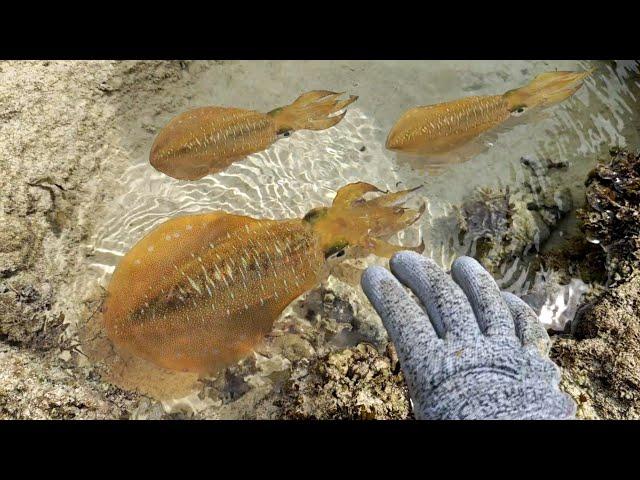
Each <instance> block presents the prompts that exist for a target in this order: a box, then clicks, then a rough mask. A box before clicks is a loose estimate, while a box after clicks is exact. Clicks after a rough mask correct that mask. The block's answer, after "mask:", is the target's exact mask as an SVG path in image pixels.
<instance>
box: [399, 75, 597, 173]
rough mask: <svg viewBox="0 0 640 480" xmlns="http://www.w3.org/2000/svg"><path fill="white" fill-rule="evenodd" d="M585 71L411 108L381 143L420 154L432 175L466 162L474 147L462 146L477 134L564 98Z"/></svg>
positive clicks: (545, 76)
mask: <svg viewBox="0 0 640 480" xmlns="http://www.w3.org/2000/svg"><path fill="white" fill-rule="evenodd" d="M591 73H592V70H590V71H587V72H549V73H542V74H540V75H538V76H537V77H536V78H535V79H534V80H533V81H532V82H531V83H529V84H528V85H526V86H524V87H522V88H517V89H515V90H509V91H508V92H506V93H505V94H503V95H486V96H473V97H466V98H462V99H459V100H455V101H452V102H445V103H438V104H435V105H427V106H422V107H416V108H412V109H410V110H408V111H406V112H405V113H404V114H403V115H402V116H401V117H400V119H399V120H398V121H397V122H396V124H395V125H394V126H393V127H392V129H391V131H390V132H389V135H388V137H387V142H386V147H387V148H388V149H389V150H394V151H397V152H401V153H406V154H410V155H414V156H418V157H423V158H424V162H423V163H424V164H425V165H424V166H425V167H427V171H429V172H430V173H433V174H438V173H440V172H441V171H442V170H443V168H444V167H445V166H446V165H448V164H452V163H461V162H463V161H466V160H469V158H470V156H471V155H472V154H473V153H476V151H477V149H474V148H465V147H468V144H469V143H470V142H471V141H472V140H474V139H475V138H477V137H478V136H479V135H480V134H482V133H484V132H488V131H490V130H492V129H495V128H496V127H498V126H500V125H502V124H503V123H505V122H506V121H507V120H508V119H510V118H512V117H517V116H520V115H522V114H524V113H525V112H526V111H528V110H532V109H538V108H543V107H547V106H549V105H553V104H555V103H558V102H561V101H563V100H565V99H567V98H569V97H570V96H571V95H573V94H574V93H575V92H576V91H578V89H579V88H580V87H581V86H582V84H583V81H584V79H585V78H586V77H587V76H588V75H590V74H591ZM452 152H456V153H460V154H459V155H456V154H454V153H452Z"/></svg>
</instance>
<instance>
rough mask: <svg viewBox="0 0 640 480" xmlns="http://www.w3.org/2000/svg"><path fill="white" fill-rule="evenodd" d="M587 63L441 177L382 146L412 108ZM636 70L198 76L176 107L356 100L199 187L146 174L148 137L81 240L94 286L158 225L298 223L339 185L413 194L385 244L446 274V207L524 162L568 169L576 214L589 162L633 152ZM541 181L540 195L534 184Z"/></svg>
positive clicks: (470, 67)
mask: <svg viewBox="0 0 640 480" xmlns="http://www.w3.org/2000/svg"><path fill="white" fill-rule="evenodd" d="M594 66H595V67H598V71H597V72H596V73H595V74H594V75H593V76H592V77H590V78H588V79H587V80H586V81H585V86H584V87H583V88H582V89H580V90H579V91H578V92H577V93H576V94H575V95H574V96H573V97H571V98H570V99H568V100H566V101H564V102H562V103H560V104H558V105H555V106H553V107H551V108H548V109H547V110H546V111H545V114H544V115H543V116H542V117H541V118H535V120H534V121H531V122H529V123H523V124H520V125H517V126H515V127H514V128H512V129H510V130H508V131H506V132H504V133H501V134H500V135H499V137H498V138H497V140H496V141H495V142H492V145H491V146H490V147H489V148H488V149H487V150H486V151H484V152H482V153H480V154H478V155H477V156H476V157H474V158H473V159H471V160H470V161H468V162H466V163H463V164H459V165H454V166H451V167H450V168H449V169H448V170H447V171H446V172H445V173H444V174H442V175H440V176H436V177H433V176H429V175H428V174H426V173H425V172H423V171H418V170H414V169H412V167H411V166H410V165H407V164H406V163H403V162H399V161H398V159H397V158H396V155H395V154H394V153H392V152H390V151H387V150H386V149H385V148H384V143H385V139H386V136H387V133H388V131H389V129H390V128H391V127H392V125H393V124H394V123H395V121H396V120H397V119H398V118H399V117H400V115H401V114H402V113H403V112H404V111H406V110H407V109H409V108H412V107H415V106H418V105H427V104H432V103H439V102H444V101H449V100H455V99H458V98H461V97H464V96H469V95H493V94H500V93H504V92H505V91H507V90H510V89H513V88H517V87H520V86H523V85H525V84H527V83H528V82H530V81H531V80H532V79H533V78H534V77H535V76H536V75H537V74H539V73H543V72H548V71H553V70H585V69H588V68H590V67H594ZM635 68H637V67H634V66H633V63H618V64H617V67H615V68H614V65H613V64H612V63H610V62H590V61H530V60H528V61H228V62H223V63H222V64H212V65H211V67H210V68H209V69H208V70H207V71H206V72H205V73H204V74H202V75H200V76H199V77H198V81H197V83H196V84H195V85H194V86H193V89H192V91H191V92H190V93H189V97H188V98H189V100H188V102H187V106H186V108H192V107H198V106H205V105H224V106H234V107H241V108H247V109H254V110H259V111H265V112H266V111H269V110H271V109H273V108H275V107H278V106H282V105H286V104H288V103H291V102H292V101H293V100H294V99H295V98H296V97H297V96H298V95H300V94H301V93H303V92H305V91H308V90H314V89H328V90H333V91H344V92H347V93H349V94H355V95H359V99H358V101H357V102H356V103H354V104H352V105H351V106H350V107H349V109H348V113H347V115H346V117H345V118H344V120H343V121H342V122H341V123H339V124H338V125H337V126H335V127H333V128H331V129H328V130H324V131H319V132H312V131H300V132H295V133H293V134H291V135H290V136H289V137H286V138H281V139H280V140H279V141H277V142H276V143H275V144H273V145H272V146H271V147H270V148H269V149H267V150H266V151H263V152H260V153H256V154H254V155H250V156H249V157H247V158H246V159H244V160H243V161H239V162H237V163H235V164H233V165H231V166H230V167H229V168H228V169H226V170H225V171H224V172H221V173H218V174H216V175H210V176H207V177H205V178H203V179H201V180H198V181H179V180H175V179H172V178H170V177H168V176H165V175H163V174H161V173H160V172H157V171H156V170H154V169H153V168H152V167H151V166H150V165H149V161H148V155H149V149H150V147H151V144H152V142H153V140H154V136H155V134H154V132H149V135H148V139H147V140H148V141H146V143H144V142H143V144H142V145H139V146H138V147H137V149H136V151H135V155H134V157H135V158H136V160H135V161H134V162H132V163H131V164H130V165H129V167H128V168H127V169H126V170H125V171H124V172H123V173H122V177H121V179H120V187H119V191H116V194H115V199H114V201H113V202H112V203H111V204H110V205H108V206H107V208H106V210H105V211H104V213H103V214H102V215H103V221H102V225H101V227H100V228H99V229H98V230H97V231H96V232H95V235H94V237H93V238H92V239H91V247H92V249H93V254H94V255H93V256H92V257H91V262H92V264H91V267H92V269H93V271H94V272H95V278H94V279H95V281H96V282H98V283H100V284H101V285H103V286H106V285H107V283H108V279H109V277H110V275H111V273H112V271H113V269H114V268H115V265H116V264H117V263H118V261H119V260H120V258H121V257H122V256H123V255H124V254H125V253H126V252H127V250H128V249H129V248H130V247H132V246H133V245H134V244H135V243H136V242H137V241H138V240H139V239H140V238H141V237H142V236H144V235H145V234H146V233H147V232H149V231H150V230H151V229H153V228H154V227H155V226H157V225H158V224H160V223H161V222H163V221H165V220H166V219H168V218H171V217H174V216H177V215H181V214H187V213H199V212H205V211H210V210H224V211H226V212H230V213H236V214H243V215H249V216H253V217H257V218H276V219H281V218H291V217H301V216H303V215H304V214H305V213H306V212H307V211H308V210H310V209H311V208H313V207H317V206H320V205H326V204H329V203H330V202H331V200H332V199H333V196H334V195H335V192H336V191H337V190H338V189H339V188H340V187H342V186H344V185H345V184H347V183H350V182H355V181H365V182H369V183H373V184H375V185H377V186H379V187H380V188H388V189H392V190H397V189H399V188H408V187H414V186H418V185H423V188H422V189H421V193H420V196H421V197H423V198H424V199H425V201H426V202H427V205H428V208H427V211H426V213H425V215H424V216H423V217H422V218H421V220H420V221H419V222H418V223H417V224H415V225H414V226H412V227H411V228H409V229H407V230H406V231H405V232H403V233H401V234H399V235H398V236H397V238H395V239H392V242H399V243H402V244H405V245H415V244H416V243H417V242H418V241H419V239H420V238H421V237H422V238H423V239H424V241H425V244H426V251H425V253H424V254H425V255H428V256H431V257H432V258H434V259H435V260H436V261H437V262H438V263H439V264H441V265H442V266H443V267H445V268H448V267H449V265H450V263H451V261H452V260H453V259H454V258H455V257H456V256H457V255H459V254H460V253H461V252H463V251H464V249H465V246H464V245H461V244H460V239H459V236H458V232H457V231H455V229H449V228H445V227H442V226H441V223H438V221H437V220H438V219H439V218H441V217H443V216H446V215H449V214H450V212H451V211H452V206H453V205H456V204H460V203H461V202H462V200H463V199H464V198H465V197H466V196H467V195H468V194H469V193H470V192H472V191H473V190H474V189H475V188H477V187H484V188H496V187H506V186H513V187H515V186H518V185H521V184H522V183H523V181H524V180H525V179H526V178H527V176H528V175H530V171H528V170H527V169H526V168H525V167H524V166H523V165H522V163H521V162H520V159H521V157H523V156H528V157H532V158H549V159H553V160H554V161H566V162H568V163H569V167H568V169H566V170H565V171H564V173H563V175H564V176H565V177H564V179H563V184H564V185H566V186H569V187H570V188H571V190H572V194H573V197H574V201H575V202H574V203H579V202H580V201H581V199H582V198H583V194H584V187H583V184H584V179H585V178H586V174H587V172H588V171H589V170H590V169H591V168H593V166H594V165H595V162H596V160H597V158H598V157H599V156H603V155H605V154H606V152H607V151H608V149H609V147H610V146H612V145H618V146H627V145H630V146H632V147H637V146H638V145H640V141H639V137H640V134H639V132H638V126H639V125H640V110H639V109H638V95H640V80H639V77H638V72H637V70H634V69H635ZM170 93H171V92H169V94H170ZM163 94H165V95H166V94H167V92H164V93H163ZM176 95H184V92H182V91H181V92H176ZM180 111H181V110H180ZM180 111H166V112H160V113H158V114H157V115H155V116H153V117H152V118H151V119H149V118H145V119H141V120H140V121H141V122H143V121H144V122H147V123H151V124H152V125H153V128H154V129H155V130H156V131H157V129H159V128H161V127H162V126H163V125H164V124H165V123H166V122H168V121H169V120H170V119H171V118H172V117H173V116H175V115H177V114H178V113H180ZM125 143H126V139H125ZM363 147H364V148H363ZM540 184H541V186H542V187H543V188H546V187H547V185H546V184H545V179H544V178H543V179H540ZM549 188H551V186H549ZM566 223H567V225H565V226H564V227H563V228H566V229H571V228H574V227H573V226H572V225H571V221H570V220H569V221H567V222H566ZM526 268H527V267H526V265H523V266H522V267H518V268H512V269H509V270H506V271H505V272H504V276H503V278H501V279H500V281H501V282H502V283H503V284H504V285H509V288H510V289H511V290H513V291H516V292H517V293H526V291H528V289H530V288H531V281H532V280H531V279H532V278H533V276H532V275H528V276H527V275H522V271H521V270H522V269H526ZM528 273H531V272H528ZM515 278H518V279H520V280H519V281H517V282H515V281H514V279H515Z"/></svg>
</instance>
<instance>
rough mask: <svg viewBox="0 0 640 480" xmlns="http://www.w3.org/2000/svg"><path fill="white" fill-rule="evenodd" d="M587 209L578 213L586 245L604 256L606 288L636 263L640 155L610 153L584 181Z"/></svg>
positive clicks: (639, 224)
mask: <svg viewBox="0 0 640 480" xmlns="http://www.w3.org/2000/svg"><path fill="white" fill-rule="evenodd" d="M586 186H587V193H586V200H587V205H586V206H585V207H584V208H582V209H580V210H579V211H578V218H579V220H580V228H581V230H582V231H583V232H584V234H585V236H586V238H587V240H588V241H590V242H592V243H596V244H598V245H600V247H601V248H602V249H603V250H604V251H605V253H606V257H607V260H606V269H607V273H608V277H609V278H608V284H610V285H613V284H615V283H618V282H621V281H623V280H624V279H625V278H626V277H628V276H630V275H631V273H632V272H633V270H634V268H635V266H636V265H637V264H638V262H639V261H640V154H639V153H635V154H634V153H630V152H627V151H623V150H619V149H613V150H612V151H611V159H610V161H608V162H602V163H600V164H599V165H598V166H597V167H596V168H594V169H593V170H592V171H591V172H590V174H589V177H588V179H587V181H586Z"/></svg>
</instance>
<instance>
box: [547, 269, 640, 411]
mask: <svg viewBox="0 0 640 480" xmlns="http://www.w3.org/2000/svg"><path fill="white" fill-rule="evenodd" d="M571 331H572V335H561V336H558V337H555V338H554V343H553V346H552V349H551V358H552V359H553V360H554V361H555V362H556V363H557V364H558V365H560V366H561V367H562V368H563V370H564V378H563V383H562V387H563V388H564V389H565V391H567V392H568V393H569V394H570V395H571V396H572V397H573V398H574V400H575V401H576V402H577V403H578V415H579V416H580V417H582V418H606V419H638V418H640V275H638V274H635V275H634V276H633V277H632V278H631V279H629V281H627V282H625V283H624V284H621V285H618V286H616V287H614V288H612V289H610V290H609V291H608V292H606V293H605V294H604V295H602V296H601V297H599V298H598V299H596V300H595V301H593V302H591V303H589V304H586V305H584V306H583V307H582V308H581V310H580V311H579V313H578V315H577V316H576V318H575V320H574V321H573V323H572V328H571Z"/></svg>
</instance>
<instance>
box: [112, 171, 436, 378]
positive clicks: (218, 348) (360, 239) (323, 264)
mask: <svg viewBox="0 0 640 480" xmlns="http://www.w3.org/2000/svg"><path fill="white" fill-rule="evenodd" d="M412 191H413V189H412V190H404V191H400V192H396V193H386V192H381V191H380V190H379V189H377V188H376V187H375V186H373V185H370V184H367V183H354V184H349V185H347V186H345V187H343V188H341V189H340V190H339V191H338V192H337V194H336V196H335V198H334V200H333V203H332V205H331V206H330V207H321V208H315V209H313V210H311V211H310V212H309V213H307V215H305V216H304V218H302V219H291V220H258V219H255V218H250V217H246V216H240V215H231V214H228V213H224V212H212V213H205V214H201V215H188V216H183V217H178V218H175V219H172V220H168V221H167V222H165V223H163V224H161V225H160V226H158V227H157V228H156V229H155V230H153V231H152V232H150V233H149V234H147V235H146V236H145V237H144V238H142V239H141V240H140V241H139V242H138V243H137V244H136V245H135V246H134V247H133V248H132V249H131V250H130V251H129V252H128V253H127V254H126V255H125V256H124V258H123V259H122V261H121V262H120V264H119V265H118V266H117V268H116V270H115V272H114V274H113V277H112V278H111V281H110V284H109V287H108V293H107V297H106V300H105V303H104V307H103V320H104V324H105V326H106V331H107V334H108V336H109V338H111V340H112V341H113V342H114V343H115V344H116V345H117V346H118V347H120V348H123V349H125V350H126V351H127V352H129V353H132V354H133V355H136V356H139V357H142V358H145V359H146V360H149V361H151V362H153V363H155V364H157V365H159V366H161V367H164V368H167V369H171V370H179V371H190V372H198V373H211V372H215V371H217V370H218V369H219V368H220V367H223V366H226V365H229V364H231V363H234V362H236V361H237V360H239V359H241V358H243V357H244V356H246V355H247V354H248V353H250V352H251V351H252V350H253V348H254V347H255V346H256V345H258V344H259V343H260V342H261V340H262V339H263V337H264V336H265V335H266V334H267V333H269V332H270V331H271V328H272V325H273V323H274V321H275V320H276V319H277V318H278V316H279V315H280V314H281V313H282V311H283V310H284V309H285V308H286V307H287V305H289V304H290V303H291V302H292V301H293V300H295V299H296V298H297V297H298V296H300V295H302V294H303V293H305V292H307V291H308V290H310V289H312V288H313V287H314V286H316V285H317V284H318V283H319V282H321V281H322V280H323V278H324V277H325V276H326V275H327V274H328V265H330V264H331V263H332V262H334V263H335V262H337V261H340V259H341V258H344V257H342V256H340V254H341V253H344V251H345V250H347V251H350V252H352V254H353V255H356V256H360V255H367V254H369V253H374V254H377V255H379V256H383V257H390V256H391V255H392V254H393V253H394V252H396V251H398V250H401V249H406V248H407V247H400V246H397V245H393V244H391V243H388V242H387V241H385V238H386V237H388V236H390V235H392V234H394V233H396V232H398V231H400V230H402V229H404V228H406V227H407V226H409V225H411V224H412V223H414V222H415V221H416V220H417V219H418V218H419V217H420V215H421V214H422V213H423V211H424V204H423V205H422V207H421V208H419V209H411V208H407V207H405V206H404V202H405V200H406V198H407V196H408V195H409V194H410V193H411V192H412ZM367 194H370V195H373V196H374V197H375V198H371V199H365V196H366V195H367ZM376 195H377V196H376ZM413 249H414V250H416V251H422V250H423V249H424V245H423V244H421V245H420V246H418V247H414V248H413Z"/></svg>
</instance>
